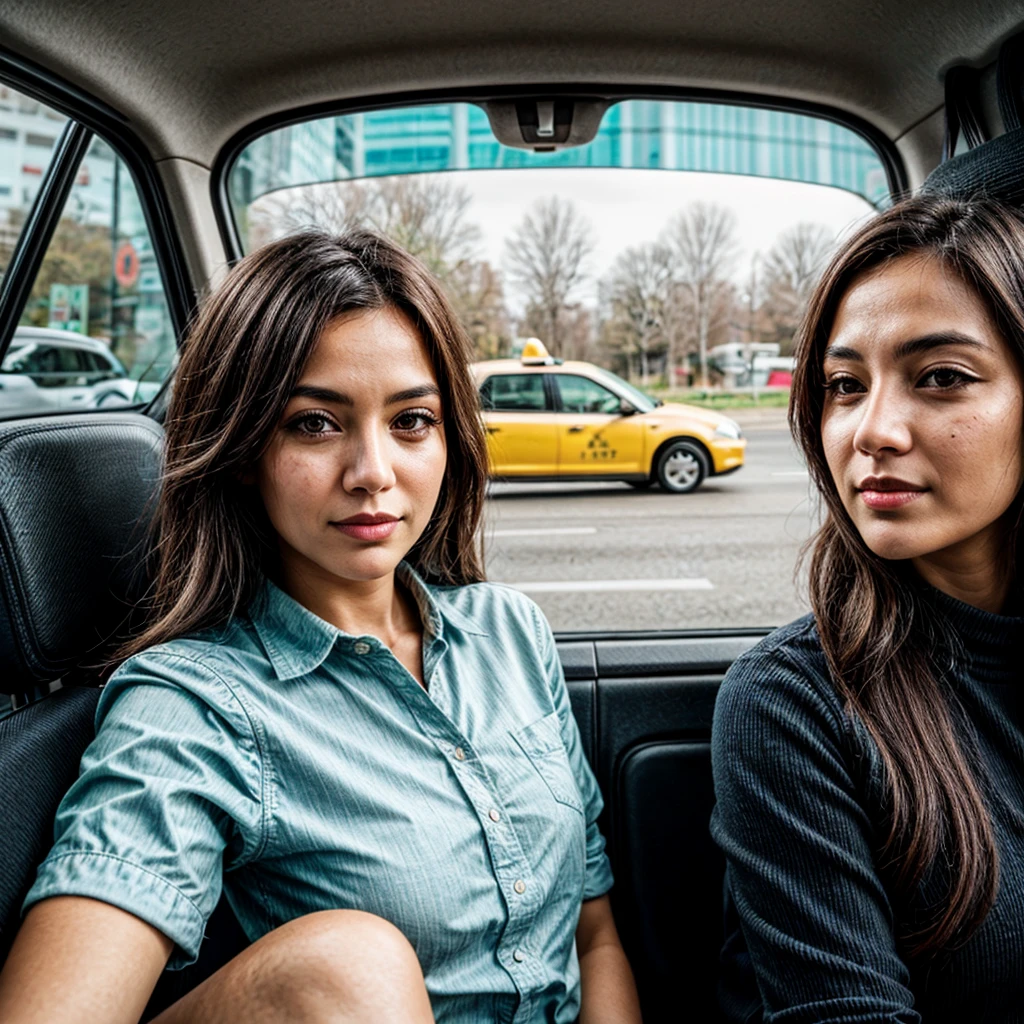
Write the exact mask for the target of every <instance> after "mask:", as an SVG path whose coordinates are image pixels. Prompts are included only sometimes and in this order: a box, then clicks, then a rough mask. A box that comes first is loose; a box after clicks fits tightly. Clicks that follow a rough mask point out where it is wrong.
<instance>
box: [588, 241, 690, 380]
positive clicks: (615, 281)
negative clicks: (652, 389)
mask: <svg viewBox="0 0 1024 1024" xmlns="http://www.w3.org/2000/svg"><path fill="white" fill-rule="evenodd" d="M672 291H673V280H672V257H671V253H670V251H669V249H668V246H666V245H664V244H662V243H659V242H648V243H647V244H645V245H638V246H633V247H631V248H629V249H626V250H625V251H624V252H622V253H620V254H619V256H618V258H617V259H616V260H615V263H614V264H613V265H612V268H611V270H610V271H609V273H608V276H607V277H606V278H605V280H604V281H603V282H602V297H603V299H604V302H605V303H606V305H607V317H608V320H609V321H610V323H609V326H608V329H607V331H606V335H605V336H606V339H607V340H608V341H609V342H610V343H611V344H612V345H613V346H614V347H619V348H621V349H623V350H624V351H625V352H626V353H627V354H630V353H636V355H637V356H638V357H639V361H640V377H641V380H642V382H643V383H644V384H647V383H648V378H649V376H650V362H649V360H650V356H651V355H652V354H655V353H657V352H663V351H665V349H666V348H667V347H668V342H669V335H668V332H667V330H666V328H667V322H666V321H667V318H668V315H669V305H670V302H671V298H672Z"/></svg>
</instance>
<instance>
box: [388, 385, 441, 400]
mask: <svg viewBox="0 0 1024 1024" xmlns="http://www.w3.org/2000/svg"><path fill="white" fill-rule="evenodd" d="M440 397H441V389H440V388H439V387H438V386H437V385H436V384H418V385H417V386H416V387H414V388H406V389H405V390H404V391H396V392H395V393H394V394H393V395H389V396H388V398H387V400H386V402H385V403H384V404H385V405H396V404H397V403H398V402H411V401H412V400H413V399H415V398H440Z"/></svg>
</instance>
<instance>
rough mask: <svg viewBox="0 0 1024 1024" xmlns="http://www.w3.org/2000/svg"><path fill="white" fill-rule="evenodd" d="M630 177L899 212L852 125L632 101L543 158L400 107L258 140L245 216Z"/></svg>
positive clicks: (462, 122)
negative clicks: (738, 177) (348, 193)
mask: <svg viewBox="0 0 1024 1024" xmlns="http://www.w3.org/2000/svg"><path fill="white" fill-rule="evenodd" d="M520 167H522V168H526V167H623V168H644V169H664V170H676V171H678V170H688V171H703V172H710V173H722V174H750V175H757V176H760V177H768V178H781V179H785V180H789V181H803V182H808V183H811V184H817V185H826V186H832V187H835V188H841V189H846V190H847V191H850V192H854V193H856V194H858V195H860V196H863V197H864V198H865V199H867V200H868V201H869V202H871V203H872V204H874V205H883V204H884V203H885V202H887V200H888V196H889V184H888V181H887V179H886V174H885V169H884V167H883V165H882V162H881V160H880V158H879V156H878V153H877V152H876V151H875V150H874V149H873V148H872V146H871V145H870V144H869V143H868V142H867V141H866V140H865V139H864V138H863V137H862V136H860V135H859V134H858V133H856V132H854V131H853V130H851V129H850V128H847V127H846V126H844V125H841V124H837V123H835V122H832V121H828V120H825V119H824V118H820V117H811V116H807V115H803V114H795V113H787V112H783V111H777V110H768V109H758V108H753V107H738V106H730V105H727V104H719V103H706V102H700V103H697V102H679V101H668V100H630V101H628V102H623V103H618V104H615V105H614V106H612V107H611V108H609V110H608V111H607V113H606V114H605V116H604V120H603V122H602V124H601V128H600V129H599V131H598V133H597V136H596V138H595V139H594V140H593V142H591V143H589V144H588V145H585V146H579V147H576V148H573V149H567V150H561V151H558V152H554V153H537V152H534V151H532V150H526V149H514V148H511V147H508V146H503V145H501V144H500V143H499V142H498V141H497V140H496V139H495V137H494V134H493V133H492V131H491V127H490V124H489V122H488V119H487V115H486V113H485V112H484V110H483V108H481V107H479V106H476V105H475V104H472V103H449V104H433V105H429V106H415V107H409V106H407V107H396V108H392V109H389V110H378V111H373V112H369V113H361V114H351V115H345V116H341V117H333V118H322V119H320V120H317V121H308V122H305V123H302V124H298V125H292V126H289V127H286V128H282V129H279V130H277V131H273V132H270V133H269V134H267V135H265V136H263V137H262V138H260V139H257V140H256V141H255V142H253V143H252V144H251V145H250V146H249V147H248V148H247V149H246V150H245V151H244V152H243V153H242V155H241V156H240V158H239V161H238V163H237V164H236V168H235V171H234V172H233V174H232V199H233V201H234V204H235V206H236V210H237V211H238V212H239V213H241V212H242V210H243V209H244V208H245V207H246V206H248V205H249V204H250V203H252V202H253V201H254V200H256V199H258V198H259V197H260V196H262V195H266V194H267V193H269V192H272V191H274V190H276V189H281V188H288V187H295V186H299V185H308V184H313V183H317V182H326V181H332V180H343V179H346V178H361V177H375V176H383V175H390V174H411V173H423V172H433V171H448V170H486V169H509V168H520Z"/></svg>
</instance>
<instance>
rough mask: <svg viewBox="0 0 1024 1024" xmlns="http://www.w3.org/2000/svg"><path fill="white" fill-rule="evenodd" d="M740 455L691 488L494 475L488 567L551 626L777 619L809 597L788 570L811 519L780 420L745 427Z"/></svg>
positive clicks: (795, 612)
mask: <svg viewBox="0 0 1024 1024" xmlns="http://www.w3.org/2000/svg"><path fill="white" fill-rule="evenodd" d="M744 433H745V435H746V437H747V441H748V444H747V459H746V465H745V466H744V467H743V468H742V469H740V470H738V471H737V472H736V473H733V474H731V475H729V476H725V477H720V478H714V477H712V478H711V479H709V480H707V481H705V483H704V484H703V485H702V486H701V488H700V489H699V490H698V491H696V492H695V493H694V494H684V495H673V494H666V493H664V492H662V491H661V490H659V489H658V488H657V487H656V486H655V487H654V488H652V489H651V490H649V491H637V490H634V489H633V488H631V487H629V486H628V485H627V484H616V483H609V484H602V483H595V484H589V485H588V484H566V485H563V484H494V485H492V488H491V494H490V498H489V500H488V503H487V506H488V507H487V515H486V528H485V556H486V560H487V573H488V577H489V578H490V579H493V580H500V581H502V582H505V583H509V584H511V585H513V586H516V587H520V588H522V589H523V590H525V591H526V592H527V593H529V594H530V596H531V597H533V598H534V600H536V601H537V602H538V603H539V604H540V606H541V607H542V608H543V609H544V611H545V613H546V614H547V616H548V619H549V620H550V622H551V625H552V627H553V628H554V629H555V630H560V631H572V630H646V629H696V628H706V627H722V626H777V625H781V624H783V623H785V622H789V621H790V620H791V619H794V618H796V617H797V616H799V615H803V614H804V613H805V612H806V611H807V610H808V609H807V601H806V595H805V592H804V591H803V588H802V586H801V585H799V584H798V583H797V582H796V581H794V569H795V566H796V561H797V556H798V554H799V551H800V547H801V544H802V543H803V542H804V540H806V538H807V537H808V536H809V534H810V533H811V531H812V530H813V528H814V524H815V522H816V505H815V502H814V501H813V499H812V498H811V497H810V493H809V484H808V480H807V475H806V471H805V470H804V468H803V463H802V462H801V460H800V457H799V456H798V455H797V453H796V450H795V448H794V447H793V443H792V441H791V439H790V436H789V433H788V431H787V430H785V429H784V428H782V429H779V428H776V429H758V428H756V427H751V428H750V429H748V430H745V431H744Z"/></svg>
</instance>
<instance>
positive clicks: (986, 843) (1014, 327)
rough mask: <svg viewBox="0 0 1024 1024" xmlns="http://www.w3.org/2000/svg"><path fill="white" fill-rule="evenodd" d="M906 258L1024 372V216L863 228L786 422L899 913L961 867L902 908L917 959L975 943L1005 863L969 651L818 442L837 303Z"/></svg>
mask: <svg viewBox="0 0 1024 1024" xmlns="http://www.w3.org/2000/svg"><path fill="white" fill-rule="evenodd" d="M908 256H912V257H917V258H926V259H933V260H936V261H938V262H939V263H941V264H942V266H943V267H945V268H946V269H947V270H949V271H950V272H952V273H954V274H956V275H957V277H959V278H960V280H961V281H963V282H964V283H965V284H966V285H967V286H968V287H969V288H971V289H972V290H973V291H974V292H975V294H977V295H978V296H979V297H980V298H981V300H982V301H983V302H984V303H985V305H986V306H987V307H988V310H989V312H990V315H991V316H992V320H993V323H994V324H995V326H996V328H997V329H998V331H999V333H1000V334H1001V335H1002V337H1003V339H1004V340H1005V341H1006V343H1007V344H1008V345H1009V346H1010V348H1011V350H1012V352H1013V354H1014V356H1015V357H1016V358H1017V360H1018V361H1019V362H1020V363H1021V364H1022V365H1024V216H1022V215H1021V213H1019V212H1018V211H1016V210H1011V209H1008V208H1006V207H1004V206H1001V205H999V204H998V203H996V202H993V201H991V200H988V199H985V198H978V199H974V200H970V201H966V200H954V199H946V198H940V197H936V196H928V195H924V196H918V197H914V198H911V199H907V200H904V201H903V202H901V203H899V204H897V205H895V206H893V207H892V208H891V209H889V210H887V211H885V212H884V213H882V214H881V215H879V216H878V217H876V218H874V219H873V220H872V221H871V222H870V223H868V224H867V225H866V226H864V227H863V228H861V229H860V230H859V231H858V232H857V233H856V234H855V235H854V236H853V237H852V238H851V239H850V240H849V241H848V242H847V243H846V244H845V245H844V246H843V248H842V249H841V251H840V252H839V253H838V254H837V255H836V256H835V257H834V258H833V260H832V262H831V264H830V265H829V266H828V268H827V269H826V270H825V272H824V274H823V276H822V278H821V280H820V281H819V283H818V286H817V289H816V290H815V292H814V295H813V297H812V298H811V302H810V305H809V308H808V310H807V314H806V316H805V318H804V321H803V323H802V325H801V328H800V331H799V333H798V340H797V353H796V370H795V372H794V375H793V389H792V396H791V399H790V407H789V422H790V427H791V429H792V431H793V434H794V436H795V438H796V439H797V441H798V443H799V445H800V447H801V448H802V449H803V453H804V457H805V459H806V461H807V466H808V469H809V471H810V475H811V478H812V479H813V481H814V482H815V484H816V485H817V488H818V491H819V493H820V494H821V497H822V499H823V502H824V507H825V518H824V522H823V525H822V527H821V529H820V530H819V531H818V533H817V534H816V536H815V537H814V538H813V539H812V546H811V548H810V554H811V557H810V581H809V585H810V597H811V607H812V608H813V610H814V616H815V619H816V623H817V629H818V634H819V636H820V638H821V645H822V648H823V650H824V653H825V657H826V659H827V661H828V665H829V668H830V671H831V674H832V677H833V680H834V682H835V685H836V687H837V688H838V691H839V694H840V696H841V698H842V699H843V701H844V702H845V705H846V708H847V710H848V712H849V713H851V715H852V716H854V717H855V718H858V719H860V721H861V722H862V723H863V724H864V726H865V727H866V728H867V730H868V732H869V733H870V735H871V737H872V738H873V740H874V742H875V744H877V747H878V750H879V752H880V754H881V758H882V762H883V765H884V768H885V776H886V783H887V790H888V794H887V800H888V811H889V834H888V836H886V837H885V839H884V842H883V844H882V847H881V849H880V850H879V857H880V864H881V867H882V870H883V873H884V874H885V876H886V877H887V878H888V879H889V880H890V883H891V886H892V890H893V895H894V896H895V900H894V902H895V904H896V905H897V907H902V908H906V907H907V906H908V903H909V901H910V899H911V897H912V895H913V893H914V892H915V890H916V889H917V887H918V886H919V885H920V883H921V882H922V881H923V880H924V879H925V878H926V876H928V875H929V872H930V871H931V869H932V868H933V867H934V866H936V865H937V863H938V862H940V861H941V862H942V863H943V865H944V866H945V869H946V870H948V872H949V887H948V893H947V896H946V898H945V899H944V900H943V901H942V903H941V905H940V906H939V907H938V908H937V909H935V910H934V912H933V913H931V914H930V915H929V916H927V917H926V918H924V919H918V920H917V922H916V924H915V923H912V921H911V917H912V916H913V915H908V914H906V913H904V914H903V915H902V919H900V917H901V915H900V913H899V912H898V913H897V918H898V920H897V939H898V940H899V941H900V943H901V945H902V946H903V947H904V948H905V949H906V951H907V953H908V955H909V956H910V957H911V958H928V957H930V956H933V955H934V954H936V953H938V952H939V951H941V950H943V949H951V948H955V947H956V946H958V945H961V944H962V943H963V942H965V941H966V940H967V939H968V938H969V937H970V936H971V934H973V932H974V931H975V930H976V929H977V928H978V926H979V925H980V924H981V922H982V921H983V920H984V918H985V916H986V914H987V913H988V911H989V910H990V909H991V907H992V903H993V901H994V900H995V895H996V888H997V885H998V876H999V858H998V853H997V849H996V843H995V837H994V834H993V827H992V819H991V815H990V813H989V810H988V807H987V803H986V796H985V781H984V778H983V776H982V773H981V771H980V768H979V766H978V762H977V758H976V757H975V754H974V750H973V744H972V737H971V732H970V728H969V727H968V726H967V723H966V722H965V719H964V716H963V713H962V710H961V708H960V706H959V704H958V702H957V701H956V700H955V698H954V697H953V695H952V694H951V692H950V689H949V686H948V685H947V681H946V674H947V673H948V670H949V668H950V665H951V659H955V658H956V654H957V652H956V651H955V650H953V649H951V646H950V643H949V641H948V639H947V636H946V634H947V632H948V630H944V629H943V626H942V623H941V622H940V621H939V620H938V618H937V613H936V612H935V611H934V609H933V608H932V606H931V604H930V602H929V601H928V600H927V599H925V598H924V596H923V593H922V588H921V586H920V583H919V582H917V581H916V580H915V574H914V573H913V570H912V569H911V567H910V566H909V564H908V563H904V562H892V561H887V560H886V559H883V558H880V557H879V556H878V555H875V554H874V553H873V552H872V551H871V550H870V549H869V548H868V547H867V545H866V544H865V543H864V541H863V540H862V539H861V536H860V534H859V533H858V531H857V528H856V527H855V526H854V524H853V521H852V520H851V519H850V516H849V515H848V514H847V512H846V510H845V508H844V507H843V503H842V501H841V499H840V497H839V493H838V491H837V489H836V485H835V483H834V481H833V479H832V474H831V473H830V472H829V468H828V464H827V462H826V459H825V451H824V448H823V445H822V434H821V419H822V412H823V409H824V400H825V380H824V374H823V368H822V367H823V360H824V351H825V348H826V346H827V344H828V339H829V335H830V334H831V332H832V327H833V323H834V320H835V316H836V311H837V309H838V306H839V304H840V302H841V301H842V299H843V297H844V296H845V295H846V294H847V292H849V290H850V288H851V287H852V286H853V285H854V283H855V282H856V281H857V279H858V278H859V277H860V276H861V275H863V274H865V273H867V272H869V271H872V270H876V269H878V268H879V267H882V266H883V265H885V264H886V263H888V262H890V261H892V260H896V259H901V258H904V257H908ZM1007 523H1008V527H1007V529H1008V535H1009V536H1008V542H1009V544H1010V549H1011V550H1012V552H1013V555H1012V557H1011V559H1010V570H1011V572H1013V573H1014V574H1015V575H1014V578H1015V579H1020V574H1019V572H1018V566H1017V558H1018V554H1019V550H1020V549H1019V546H1018V545H1017V544H1016V537H1017V533H1018V532H1019V528H1020V495H1018V498H1017V500H1016V503H1015V506H1014V507H1013V508H1011V510H1010V513H1009V514H1008V517H1007Z"/></svg>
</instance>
